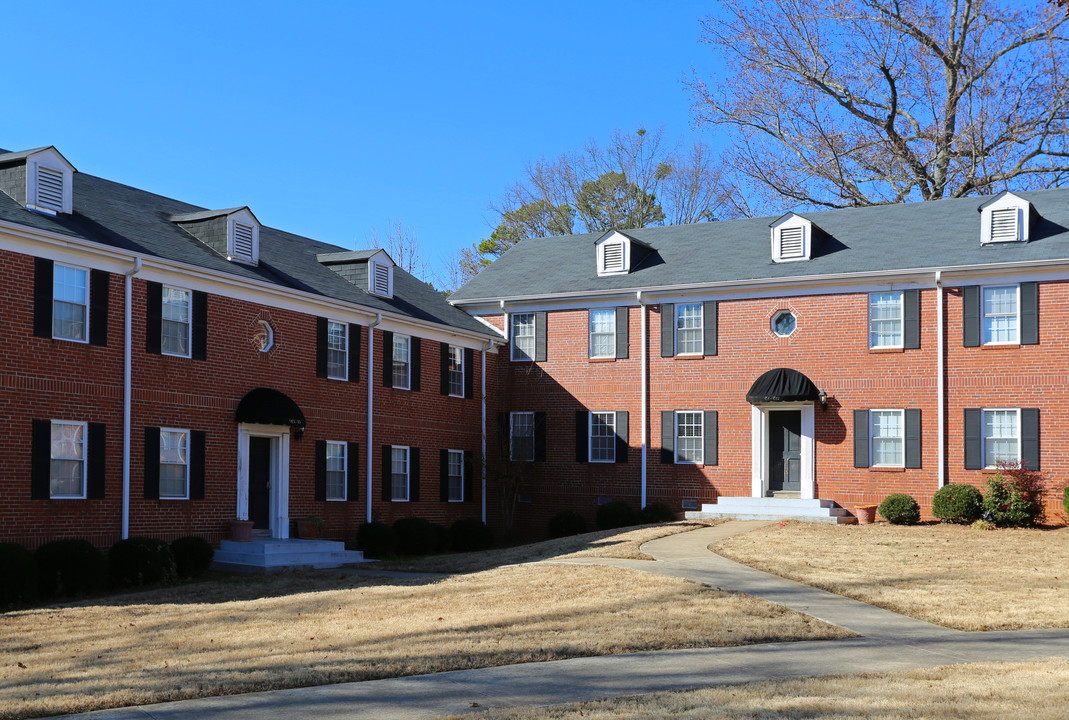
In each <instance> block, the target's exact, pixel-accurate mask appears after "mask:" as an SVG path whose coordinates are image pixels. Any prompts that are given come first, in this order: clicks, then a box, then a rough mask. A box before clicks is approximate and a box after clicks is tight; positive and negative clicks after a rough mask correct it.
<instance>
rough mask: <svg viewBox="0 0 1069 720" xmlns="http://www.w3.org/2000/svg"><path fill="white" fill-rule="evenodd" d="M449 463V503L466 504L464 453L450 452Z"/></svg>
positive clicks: (459, 451) (461, 451)
mask: <svg viewBox="0 0 1069 720" xmlns="http://www.w3.org/2000/svg"><path fill="white" fill-rule="evenodd" d="M447 463H448V467H447V471H448V473H449V492H448V499H449V502H464V451H463V450H450V451H449V457H448V461H447Z"/></svg>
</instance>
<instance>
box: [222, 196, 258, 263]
mask: <svg viewBox="0 0 1069 720" xmlns="http://www.w3.org/2000/svg"><path fill="white" fill-rule="evenodd" d="M226 257H227V260H231V261H234V262H242V263H248V264H250V265H256V264H258V263H259V262H260V223H259V221H258V220H257V219H256V216H255V215H253V214H252V212H251V211H250V210H249V209H248V208H242V209H240V210H238V211H236V212H233V213H231V214H230V215H229V216H227V219H226Z"/></svg>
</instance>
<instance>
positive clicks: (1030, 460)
mask: <svg viewBox="0 0 1069 720" xmlns="http://www.w3.org/2000/svg"><path fill="white" fill-rule="evenodd" d="M1021 465H1023V466H1024V467H1026V468H1028V469H1029V470H1039V469H1040V467H1039V408H1021Z"/></svg>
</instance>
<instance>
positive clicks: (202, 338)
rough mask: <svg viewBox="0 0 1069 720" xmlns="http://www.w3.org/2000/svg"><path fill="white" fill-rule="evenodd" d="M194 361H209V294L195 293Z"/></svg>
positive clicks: (196, 291)
mask: <svg viewBox="0 0 1069 720" xmlns="http://www.w3.org/2000/svg"><path fill="white" fill-rule="evenodd" d="M192 330H193V352H192V355H193V359H194V360H207V359H208V294H207V293H203V292H200V291H198V290H194V291H193V327H192Z"/></svg>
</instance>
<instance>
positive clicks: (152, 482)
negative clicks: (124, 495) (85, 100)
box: [145, 427, 160, 500]
mask: <svg viewBox="0 0 1069 720" xmlns="http://www.w3.org/2000/svg"><path fill="white" fill-rule="evenodd" d="M145 499H146V500H159V499H160V429H159V428H157V427H147V428H145Z"/></svg>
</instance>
